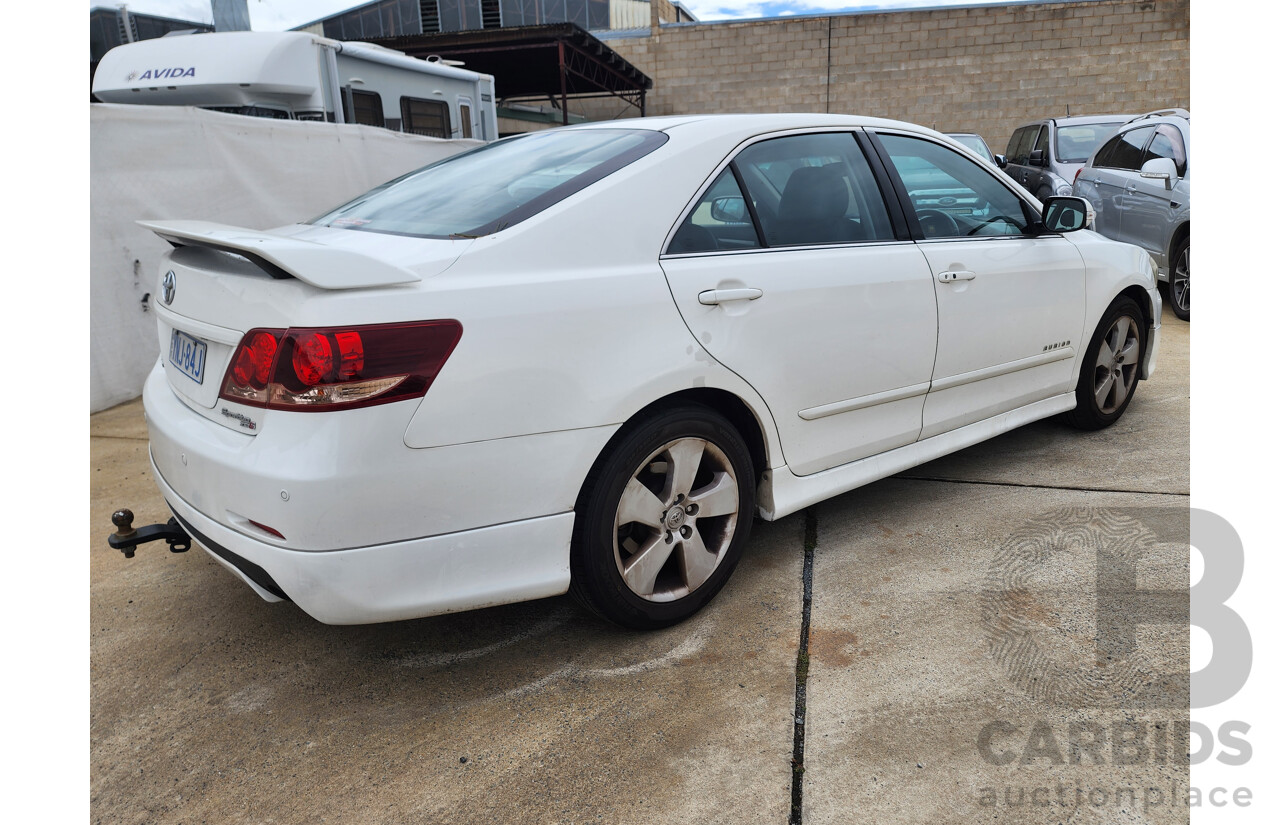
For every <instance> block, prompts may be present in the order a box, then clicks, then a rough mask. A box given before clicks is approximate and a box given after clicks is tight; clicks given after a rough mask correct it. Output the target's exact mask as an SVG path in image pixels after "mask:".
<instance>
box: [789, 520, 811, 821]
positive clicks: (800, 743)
mask: <svg viewBox="0 0 1280 825" xmlns="http://www.w3.org/2000/svg"><path fill="white" fill-rule="evenodd" d="M817 546H818V516H817V513H815V512H814V510H813V509H812V508H810V509H808V510H805V511H804V572H803V573H802V574H801V578H802V579H803V580H804V601H803V605H804V610H803V612H802V613H801V617H800V648H799V650H797V651H796V707H795V717H794V718H795V729H794V733H793V735H792V745H791V818H790V819H789V820H788V822H789V823H790V825H800V822H801V818H802V811H803V802H804V717H805V711H806V706H807V704H808V694H807V689H808V683H809V614H810V611H811V609H812V607H813V551H814V549H815V548H817Z"/></svg>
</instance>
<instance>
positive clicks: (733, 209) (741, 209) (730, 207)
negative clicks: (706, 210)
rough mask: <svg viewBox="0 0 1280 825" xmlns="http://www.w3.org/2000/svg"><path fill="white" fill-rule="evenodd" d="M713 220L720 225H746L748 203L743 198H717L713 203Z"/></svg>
mask: <svg viewBox="0 0 1280 825" xmlns="http://www.w3.org/2000/svg"><path fill="white" fill-rule="evenodd" d="M711 219H712V220H713V221H719V222H720V223H746V222H747V202H746V201H745V200H743V199H742V198H736V197H727V198H716V199H715V200H713V201H712V202H711Z"/></svg>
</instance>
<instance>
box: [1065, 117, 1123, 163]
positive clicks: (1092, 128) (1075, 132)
mask: <svg viewBox="0 0 1280 825" xmlns="http://www.w3.org/2000/svg"><path fill="white" fill-rule="evenodd" d="M1119 125H1120V123H1119V121H1117V122H1115V123H1080V124H1074V125H1071V126H1059V127H1058V132H1057V135H1056V137H1055V138H1054V149H1055V150H1056V153H1057V157H1058V162H1059V163H1084V162H1085V161H1086V160H1088V159H1089V155H1092V154H1093V150H1094V149H1096V148H1098V144H1100V143H1102V141H1103V140H1104V139H1105V138H1106V137H1107V135H1109V134H1111V133H1112V132H1114V131H1115V129H1116V127H1117V126H1119Z"/></svg>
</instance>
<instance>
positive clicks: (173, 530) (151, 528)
mask: <svg viewBox="0 0 1280 825" xmlns="http://www.w3.org/2000/svg"><path fill="white" fill-rule="evenodd" d="M111 523H112V524H114V525H115V526H116V531H115V532H114V533H112V534H111V535H109V536H107V544H110V545H111V546H112V547H114V548H116V549H117V550H119V551H120V552H121V553H124V557H125V558H126V559H131V558H133V552H134V550H136V549H137V547H138V545H139V544H146V543H147V542H149V541H160V540H161V539H163V540H164V543H165V544H167V545H169V552H170V553H185V552H187V551H188V550H190V549H191V536H188V535H187V531H186V530H183V529H182V526H181V525H180V524H178V521H177V519H173V518H171V519H169V520H168V521H167V522H165V523H164V524H148V525H147V526H146V527H138V528H134V526H133V511H132V510H116V511H115V512H114V513H112V514H111Z"/></svg>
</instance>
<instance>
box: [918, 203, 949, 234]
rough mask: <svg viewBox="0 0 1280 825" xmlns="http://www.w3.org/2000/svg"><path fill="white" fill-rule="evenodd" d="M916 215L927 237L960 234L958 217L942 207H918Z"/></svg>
mask: <svg viewBox="0 0 1280 825" xmlns="http://www.w3.org/2000/svg"><path fill="white" fill-rule="evenodd" d="M916 217H917V218H918V219H919V220H920V230H921V231H922V232H924V236H925V237H926V238H949V237H952V236H955V235H959V234H960V226H959V224H957V223H956V219H955V218H953V217H951V216H950V215H948V214H947V213H946V212H943V211H942V210H940V209H917V210H916Z"/></svg>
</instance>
